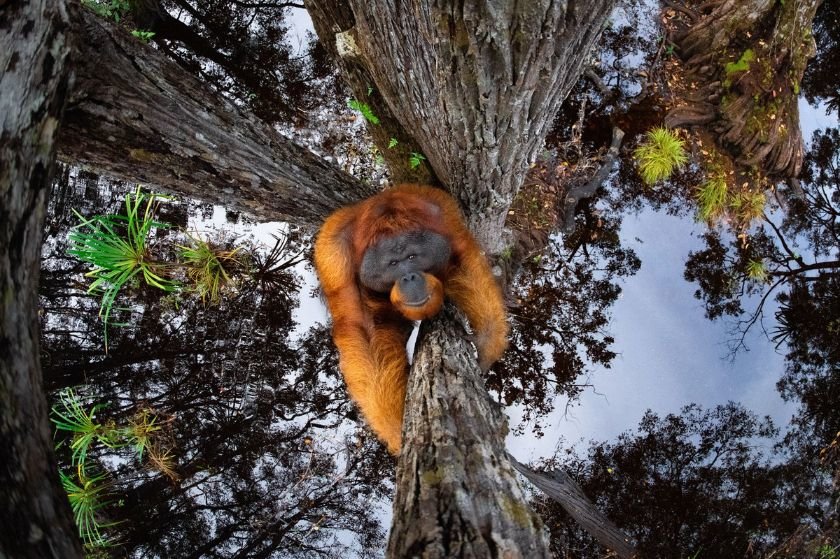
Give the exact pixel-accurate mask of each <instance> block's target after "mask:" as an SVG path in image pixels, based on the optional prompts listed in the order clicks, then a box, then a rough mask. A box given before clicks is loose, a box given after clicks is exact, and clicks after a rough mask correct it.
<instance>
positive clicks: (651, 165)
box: [633, 127, 688, 185]
mask: <svg viewBox="0 0 840 559" xmlns="http://www.w3.org/2000/svg"><path fill="white" fill-rule="evenodd" d="M633 156H634V157H635V158H636V161H638V163H639V173H640V174H641V176H642V180H644V181H645V184H648V185H652V184H655V183H656V182H658V181H661V180H665V179H667V178H668V177H670V176H671V174H672V173H673V172H674V171H676V170H677V169H679V168H680V167H682V166H683V165H684V164H685V163H686V162H687V161H688V156H687V155H686V153H685V142H684V141H683V140H682V139H680V138H679V136H677V134H676V133H675V132H672V131H671V130H668V129H667V128H662V127H659V128H654V129H653V130H650V131H648V133H647V135H646V136H645V141H644V142H643V143H642V144H641V145H640V146H639V147H637V148H636V150H635V151H634V152H633Z"/></svg>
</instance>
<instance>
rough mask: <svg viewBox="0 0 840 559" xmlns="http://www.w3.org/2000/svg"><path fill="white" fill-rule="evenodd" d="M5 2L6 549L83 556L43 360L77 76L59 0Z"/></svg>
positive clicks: (2, 282)
mask: <svg viewBox="0 0 840 559" xmlns="http://www.w3.org/2000/svg"><path fill="white" fill-rule="evenodd" d="M0 10H2V18H3V23H2V25H0V68H2V73H0V92H2V95H0V294H2V299H0V448H2V449H3V450H2V452H3V456H4V457H3V459H2V460H0V502H2V503H3V506H2V508H0V526H2V529H0V557H10V558H11V557H14V558H25V557H32V558H45V557H56V558H73V557H81V556H82V549H81V546H80V544H79V539H78V537H77V535H76V529H75V526H74V525H73V520H72V516H71V512H70V506H69V503H68V501H67V496H66V495H65V494H64V491H63V490H62V488H61V485H60V484H59V481H58V471H57V470H56V468H55V457H54V455H53V442H52V436H51V430H50V425H49V421H48V420H47V402H46V399H45V398H44V393H43V389H42V379H41V368H40V364H39V361H38V335H39V332H38V292H37V287H38V271H39V266H40V263H41V262H40V249H41V231H42V228H43V222H44V201H45V196H46V193H47V192H48V188H49V185H50V180H51V175H52V169H53V161H54V153H55V146H54V142H53V138H54V135H55V134H56V131H57V130H58V127H59V124H60V121H61V112H62V110H63V108H64V103H65V101H66V97H67V93H68V90H69V89H70V87H71V84H72V75H71V72H70V70H69V66H68V65H67V58H68V55H69V52H70V47H69V45H68V37H67V31H68V26H69V17H68V14H67V6H66V5H65V2H64V1H63V0H31V1H29V2H11V3H0Z"/></svg>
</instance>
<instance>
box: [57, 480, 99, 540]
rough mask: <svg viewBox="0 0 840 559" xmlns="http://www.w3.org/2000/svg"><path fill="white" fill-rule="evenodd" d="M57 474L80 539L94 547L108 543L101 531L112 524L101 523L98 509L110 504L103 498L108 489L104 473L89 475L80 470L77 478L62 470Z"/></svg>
mask: <svg viewBox="0 0 840 559" xmlns="http://www.w3.org/2000/svg"><path fill="white" fill-rule="evenodd" d="M58 475H59V477H60V478H61V485H62V486H63V487H64V491H65V492H66V493H67V498H68V500H69V501H70V507H71V508H72V509H73V518H74V519H75V521H76V527H77V528H78V529H79V536H80V537H81V538H82V541H83V542H84V543H85V545H86V546H90V547H94V548H96V547H107V546H108V545H110V544H111V542H110V541H109V540H108V538H107V537H106V536H105V535H104V534H103V533H102V531H103V529H105V528H107V527H109V526H113V523H103V522H102V521H101V520H100V511H101V510H102V509H103V508H104V507H106V506H107V505H109V504H110V502H109V501H106V500H105V496H106V494H107V490H108V484H107V483H105V482H103V479H104V478H105V474H100V475H97V476H92V477H89V476H85V475H84V474H83V473H82V472H81V471H80V472H79V476H78V478H76V477H71V476H68V475H67V474H65V473H64V472H59V473H58Z"/></svg>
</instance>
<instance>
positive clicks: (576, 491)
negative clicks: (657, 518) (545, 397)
mask: <svg viewBox="0 0 840 559" xmlns="http://www.w3.org/2000/svg"><path fill="white" fill-rule="evenodd" d="M508 460H510V463H511V465H512V466H513V467H514V468H515V469H516V471H518V472H519V473H520V474H522V475H523V476H525V478H526V479H528V481H530V482H531V483H533V484H534V486H536V487H537V488H538V489H540V490H541V491H542V492H543V493H545V494H546V495H547V496H548V497H551V498H552V499H554V500H555V501H557V502H558V503H560V505H561V506H562V507H563V510H565V511H566V512H567V513H568V514H569V516H571V517H572V518H574V519H575V521H577V523H578V524H580V525H581V527H582V528H583V529H584V530H586V531H587V532H589V533H590V534H591V535H592V537H594V538H595V539H596V540H597V541H598V543H600V544H601V545H603V546H604V547H606V548H607V549H610V550H612V551H614V552H615V553H616V555H618V557H620V558H621V559H631V558H632V557H635V556H636V550H635V549H633V546H632V545H631V544H630V539H629V538H628V537H627V536H626V535H625V534H624V533H623V532H622V531H621V530H620V529H619V528H618V527H617V526H616V525H615V524H613V523H612V521H611V520H610V519H609V518H607V517H606V516H605V515H604V514H603V513H602V512H601V511H599V510H598V508H597V507H596V506H595V505H594V504H593V503H592V501H590V500H589V498H588V497H587V496H586V494H585V493H584V492H583V489H581V488H580V486H579V485H578V484H577V483H575V480H573V479H572V478H571V477H570V476H569V474H567V473H566V472H564V471H563V470H555V471H554V472H552V473H551V474H550V475H549V474H546V473H541V472H536V471H534V470H532V469H531V468H529V467H528V466H526V465H524V464H522V463H521V462H519V461H518V460H517V459H516V458H514V457H513V456H511V455H510V454H508Z"/></svg>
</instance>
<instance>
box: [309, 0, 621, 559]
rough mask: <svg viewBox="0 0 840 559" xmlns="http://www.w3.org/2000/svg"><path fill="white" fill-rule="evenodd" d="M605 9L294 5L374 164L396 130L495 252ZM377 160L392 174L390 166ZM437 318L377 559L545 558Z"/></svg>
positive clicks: (493, 423)
mask: <svg viewBox="0 0 840 559" xmlns="http://www.w3.org/2000/svg"><path fill="white" fill-rule="evenodd" d="M613 4H614V2H613V1H612V0H594V1H588V2H583V1H576V0H570V1H568V2H563V3H560V2H549V1H539V0H538V1H534V2H526V3H519V4H514V3H501V4H499V3H491V2H484V1H477V2H467V3H458V4H452V3H448V2H438V3H432V2H389V1H385V0H379V1H371V0H309V1H308V2H307V9H308V10H309V12H310V14H311V15H312V18H313V21H314V23H315V29H316V31H317V32H318V35H319V37H320V39H321V42H322V43H324V44H325V45H328V46H329V48H331V50H332V52H333V53H334V55H336V56H338V59H337V63H338V64H339V67H340V68H341V69H342V71H343V75H344V78H345V80H346V81H347V82H348V84H349V85H350V86H351V88H352V89H353V92H354V95H355V96H356V97H357V98H359V99H363V100H368V99H370V101H371V103H372V104H373V105H372V108H373V110H374V112H376V113H377V116H379V117H380V119H381V122H382V123H381V124H380V125H379V126H381V129H380V128H379V126H372V127H370V126H369V128H371V129H372V131H373V133H374V139H375V141H377V142H378V146H379V149H380V151H382V152H383V154H386V157H388V150H387V145H383V143H384V142H386V141H387V139H388V137H389V136H396V137H397V139H398V140H399V141H401V142H402V141H403V140H402V137H399V135H400V134H408V135H409V137H410V139H411V142H410V144H411V145H417V146H419V149H420V151H421V152H422V153H423V154H424V155H425V157H426V158H427V161H428V162H429V164H430V166H431V168H432V169H433V172H434V175H435V176H436V178H437V179H439V180H440V181H441V182H442V183H443V184H445V185H447V187H448V190H449V191H450V192H451V193H452V194H453V195H455V196H456V197H457V198H458V199H459V200H460V202H461V204H462V206H463V207H464V209H465V210H466V214H467V220H468V222H469V226H470V229H471V230H472V232H473V233H474V234H475V235H476V237H477V238H478V240H479V242H480V243H481V244H482V246H483V247H484V248H485V249H486V250H488V251H489V252H491V253H498V252H499V251H500V249H501V248H502V239H503V236H502V232H503V225H504V221H505V218H506V217H507V212H508V208H509V206H510V204H511V201H512V200H513V197H514V195H515V194H516V192H517V190H518V189H519V187H520V185H521V184H522V181H523V179H524V176H525V173H526V171H527V169H528V165H529V163H530V162H531V161H532V159H533V157H534V155H535V153H536V151H537V150H538V149H539V148H541V147H542V144H543V140H544V136H545V133H546V132H547V129H548V127H549V126H550V124H551V123H552V122H553V120H554V117H555V115H556V113H557V111H558V110H559V107H560V104H561V102H562V101H563V99H564V98H565V96H566V95H567V93H568V92H569V90H570V89H571V87H572V86H573V85H574V83H575V82H576V80H577V79H578V77H579V75H580V73H581V72H582V70H583V68H584V67H585V65H586V63H587V62H588V53H589V51H590V48H591V47H592V45H593V44H594V42H595V40H596V39H597V37H598V36H599V34H600V30H601V26H602V24H603V22H604V19H605V17H606V15H607V13H608V12H609V9H610V8H611V7H612V5H613ZM368 88H372V89H373V93H372V94H370V95H369V94H368ZM388 162H389V165H390V169H391V170H392V173H393V174H394V175H395V176H401V173H402V172H403V171H402V167H403V166H404V165H405V162H403V161H400V160H398V159H397V160H395V158H394V157H393V156H392V157H390V159H388ZM453 321H454V318H452V316H451V315H450V314H448V313H447V314H446V315H445V316H444V318H442V319H437V320H435V321H434V322H433V326H432V327H431V328H429V332H428V333H427V334H426V337H425V338H424V339H423V340H422V341H421V343H420V344H419V351H418V352H417V360H416V363H415V365H414V366H413V368H412V373H411V376H410V379H409V388H408V394H407V404H406V416H405V423H404V426H403V437H404V444H403V450H402V454H401V456H400V460H399V465H398V472H397V494H396V496H395V502H394V523H393V526H392V528H391V539H390V542H389V545H388V556H389V557H420V556H422V557H453V556H454V557H544V556H548V545H547V541H546V536H545V533H544V532H543V529H542V523H541V521H540V520H539V519H538V518H537V517H536V516H535V515H534V513H533V512H532V511H531V509H530V507H529V506H528V504H527V501H526V500H525V498H524V495H523V493H522V490H521V489H520V488H519V485H518V480H517V479H516V477H515V475H514V473H513V469H512V467H511V465H510V463H509V462H508V459H507V455H506V453H505V452H504V436H505V432H506V427H505V425H504V419H503V417H502V415H501V414H500V413H499V412H498V410H496V409H495V408H494V406H493V404H492V402H491V401H490V399H489V396H488V394H487V391H486V389H485V388H484V385H483V382H482V381H481V377H480V371H479V370H478V369H477V367H476V363H475V358H474V354H473V353H472V351H471V349H470V348H469V346H468V345H467V344H466V341H465V339H464V336H465V334H464V331H463V329H462V327H460V326H456V324H455V323H454V322H453ZM425 330H426V329H425V328H424V331H425Z"/></svg>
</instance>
